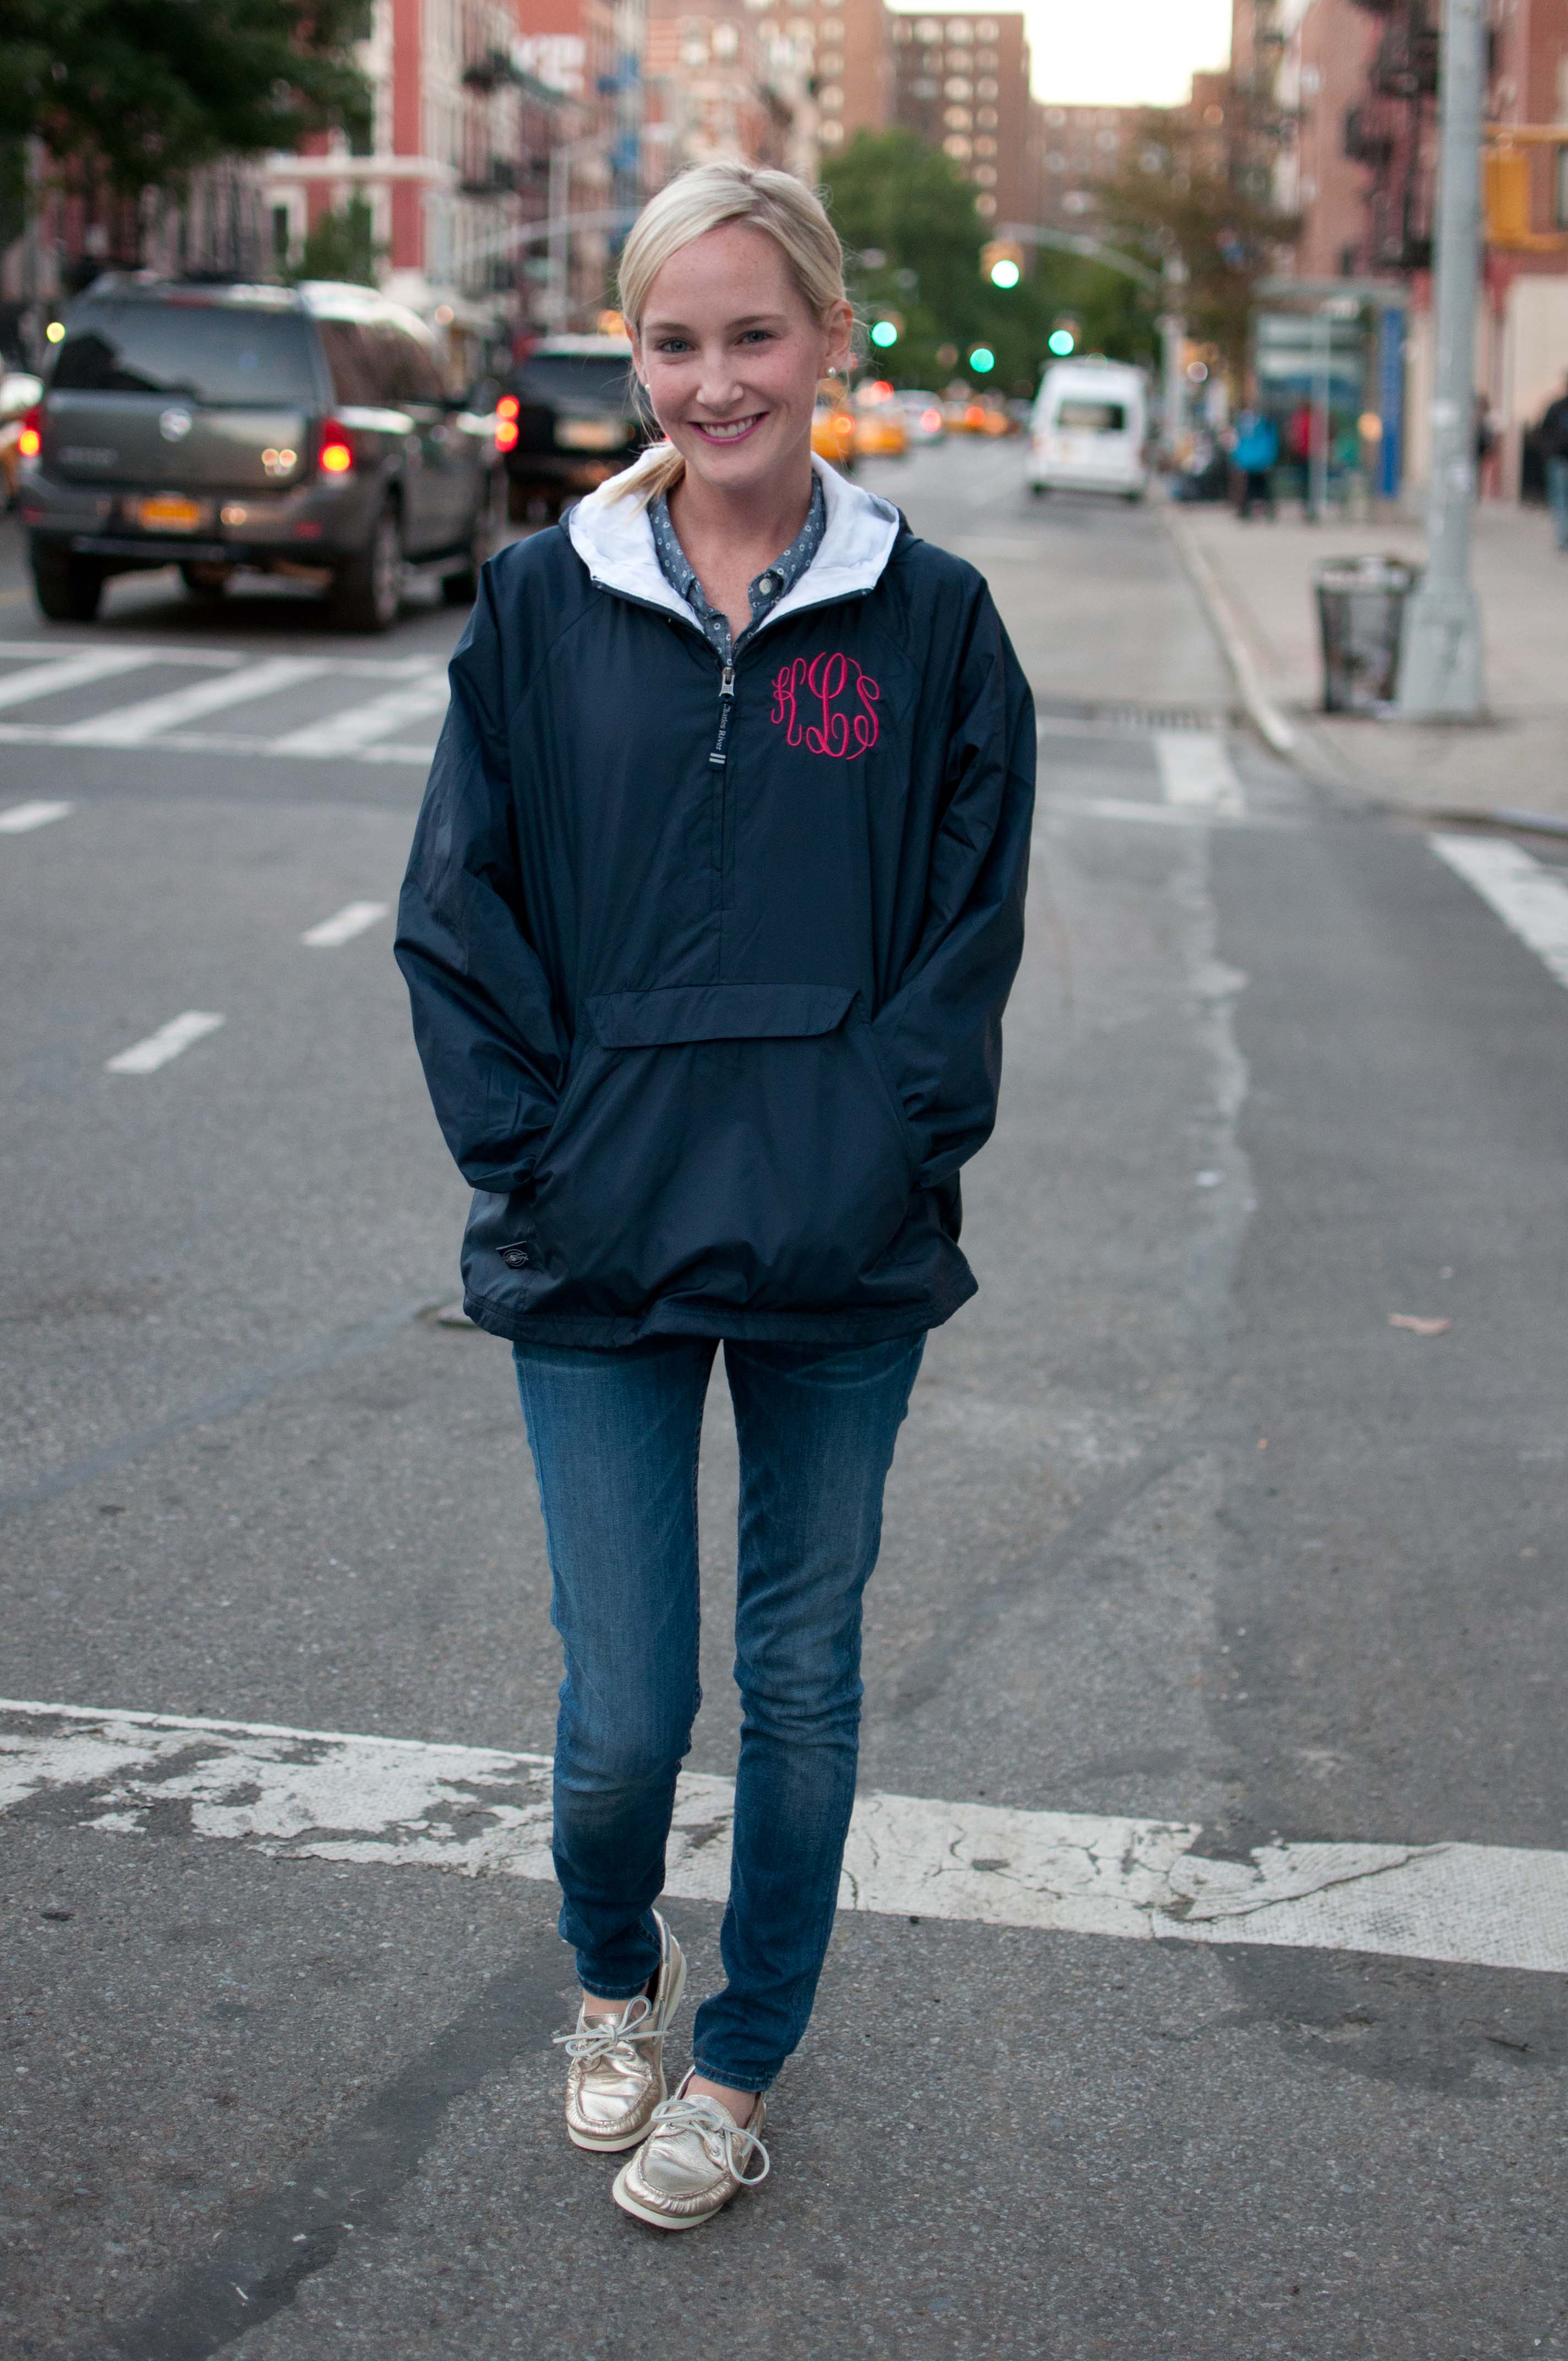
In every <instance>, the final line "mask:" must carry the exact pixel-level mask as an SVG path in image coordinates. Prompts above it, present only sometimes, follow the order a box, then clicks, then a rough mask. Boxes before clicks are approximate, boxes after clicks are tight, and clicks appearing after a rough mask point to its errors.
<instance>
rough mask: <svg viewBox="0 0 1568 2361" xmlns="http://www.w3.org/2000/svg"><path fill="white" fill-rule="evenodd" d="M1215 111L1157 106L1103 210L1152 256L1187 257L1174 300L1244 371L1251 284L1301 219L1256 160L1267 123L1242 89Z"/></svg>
mask: <svg viewBox="0 0 1568 2361" xmlns="http://www.w3.org/2000/svg"><path fill="white" fill-rule="evenodd" d="M1212 112H1216V113H1221V114H1223V125H1222V126H1221V127H1219V128H1215V127H1213V126H1211V125H1210V124H1208V123H1206V122H1200V121H1199V120H1198V119H1197V117H1196V116H1195V115H1193V114H1192V113H1191V112H1190V110H1188V109H1186V108H1180V107H1173V108H1170V109H1168V110H1167V109H1162V110H1155V109H1151V110H1150V111H1149V113H1148V114H1147V115H1145V117H1144V118H1143V123H1142V126H1141V136H1140V137H1138V138H1137V139H1136V141H1135V143H1134V148H1133V154H1132V160H1131V161H1130V163H1129V164H1128V165H1127V166H1126V168H1125V169H1124V171H1123V173H1122V174H1121V176H1120V178H1119V179H1118V180H1116V181H1113V183H1112V185H1111V187H1110V189H1109V190H1108V192H1107V193H1106V197H1105V213H1106V216H1107V218H1108V219H1109V220H1110V221H1112V222H1113V223H1115V224H1117V225H1119V226H1120V228H1121V229H1122V231H1123V233H1124V236H1125V235H1127V234H1130V235H1131V236H1132V238H1133V239H1134V240H1135V242H1136V243H1137V245H1138V246H1139V247H1141V249H1142V251H1143V252H1144V253H1145V254H1146V255H1147V257H1148V258H1149V260H1150V262H1151V264H1154V265H1155V266H1158V264H1159V263H1160V262H1161V261H1163V259H1164V258H1165V257H1166V256H1168V255H1172V254H1174V255H1177V256H1179V258H1180V259H1181V261H1182V262H1183V263H1184V264H1185V266H1186V270H1187V280H1186V284H1185V285H1184V286H1183V287H1182V289H1181V291H1180V294H1179V299H1178V301H1177V302H1176V304H1175V305H1174V306H1173V308H1176V309H1179V310H1180V312H1181V313H1183V315H1184V316H1185V318H1186V321H1187V327H1188V333H1189V335H1191V336H1193V337H1195V338H1196V339H1197V340H1198V341H1199V342H1200V343H1203V344H1212V345H1215V346H1218V347H1219V350H1220V353H1221V355H1222V357H1223V360H1224V362H1225V364H1226V367H1227V368H1228V369H1229V370H1230V371H1231V373H1232V375H1233V376H1234V377H1236V378H1238V379H1239V378H1240V377H1242V376H1243V375H1244V374H1245V368H1246V353H1247V329H1248V320H1249V316H1250V313H1251V310H1252V302H1253V291H1254V289H1255V286H1256V283H1257V281H1258V280H1259V279H1261V278H1262V277H1263V276H1264V274H1265V273H1266V271H1267V270H1268V269H1270V268H1271V267H1272V265H1273V263H1274V260H1275V256H1276V253H1277V249H1278V248H1279V247H1281V246H1284V245H1288V243H1289V241H1290V240H1291V239H1292V238H1293V237H1294V236H1295V235H1296V232H1297V229H1298V227H1299V224H1298V223H1297V221H1296V220H1295V218H1294V217H1293V216H1292V215H1291V214H1287V213H1285V212H1283V211H1281V209H1280V208H1279V207H1278V206H1277V205H1276V204H1275V203H1274V201H1273V198H1272V196H1271V195H1270V193H1269V190H1268V175H1267V174H1266V173H1263V174H1261V175H1260V173H1259V171H1258V170H1257V153H1258V147H1259V141H1260V139H1261V138H1262V137H1263V136H1264V133H1265V130H1266V126H1263V125H1261V124H1259V123H1257V122H1255V120H1254V119H1253V116H1252V114H1251V111H1250V109H1249V105H1248V102H1247V99H1246V95H1245V93H1243V92H1242V91H1240V90H1234V91H1233V92H1232V93H1230V94H1229V97H1228V98H1227V101H1226V104H1224V106H1223V109H1220V108H1218V107H1216V108H1215V109H1213V110H1212Z"/></svg>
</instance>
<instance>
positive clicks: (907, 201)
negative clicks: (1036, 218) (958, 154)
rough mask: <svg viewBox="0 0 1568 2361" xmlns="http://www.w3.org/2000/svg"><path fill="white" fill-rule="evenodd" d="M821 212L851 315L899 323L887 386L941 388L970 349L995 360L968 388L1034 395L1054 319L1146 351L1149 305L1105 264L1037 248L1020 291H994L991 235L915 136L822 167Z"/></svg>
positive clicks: (1099, 345) (877, 141) (968, 191)
mask: <svg viewBox="0 0 1568 2361" xmlns="http://www.w3.org/2000/svg"><path fill="white" fill-rule="evenodd" d="M826 178H827V186H826V192H825V193H826V195H827V199H828V211H829V212H830V213H831V214H832V215H833V219H834V221H835V223H836V224H837V225H838V229H839V235H840V236H841V237H842V238H843V240H844V245H845V248H846V255H847V260H848V264H849V273H850V292H851V294H852V295H853V296H854V297H855V299H856V302H857V303H858V304H859V306H860V308H861V310H862V311H864V312H869V313H873V314H874V313H876V312H877V311H878V310H879V309H887V310H893V311H895V312H897V313H900V314H901V315H902V317H903V320H904V329H903V333H902V334H901V335H900V337H899V340H898V342H897V344H896V345H894V346H892V347H891V348H890V349H888V350H887V351H885V352H884V353H882V354H880V355H879V356H878V360H877V366H878V368H883V369H884V370H885V372H886V374H887V375H888V377H889V378H891V379H893V380H894V382H895V383H898V384H903V385H939V384H942V383H944V382H945V381H946V380H947V379H948V378H949V377H951V376H952V375H953V373H954V371H953V365H952V363H951V362H950V361H948V362H947V363H943V362H942V361H940V360H939V359H938V353H939V351H940V349H941V347H942V346H945V345H948V346H954V347H955V348H956V349H957V351H958V353H959V372H960V373H962V372H963V364H964V358H965V357H966V356H967V355H968V353H969V352H970V349H971V348H972V347H973V346H976V345H985V346H988V347H989V348H990V350H991V351H992V353H994V354H995V356H996V367H995V368H994V370H992V371H990V372H987V373H986V374H985V375H984V376H983V378H982V379H981V378H977V379H976V381H977V382H983V383H985V384H987V385H990V386H994V387H995V388H996V389H997V390H998V391H1002V392H1007V393H1033V391H1034V390H1035V388H1036V385H1037V384H1038V382H1039V376H1040V370H1041V368H1042V367H1043V365H1044V363H1045V360H1046V357H1047V347H1046V339H1047V336H1048V335H1049V334H1050V332H1051V328H1052V325H1053V324H1054V322H1055V320H1056V318H1057V316H1058V313H1061V312H1063V311H1071V312H1073V313H1076V315H1077V316H1078V317H1079V318H1080V320H1081V321H1082V323H1083V325H1084V330H1085V342H1086V344H1087V345H1088V346H1090V347H1091V349H1094V350H1098V351H1102V352H1106V353H1111V354H1113V355H1115V356H1116V357H1118V358H1124V359H1129V360H1133V359H1141V358H1142V357H1144V355H1145V354H1146V352H1148V351H1150V350H1152V348H1153V342H1154V330H1153V324H1152V315H1151V314H1150V313H1149V310H1148V307H1147V306H1146V305H1141V304H1140V298H1139V295H1138V292H1137V290H1136V288H1135V287H1134V286H1133V285H1132V283H1131V282H1130V281H1129V280H1126V279H1124V278H1121V277H1119V276H1118V275H1117V274H1116V273H1115V272H1113V271H1110V270H1107V269H1104V268H1103V266H1102V265H1100V264H1097V263H1093V262H1084V261H1080V260H1078V259H1077V258H1073V257H1071V256H1063V255H1053V254H1050V253H1048V252H1047V251H1045V250H1041V251H1040V252H1039V254H1038V255H1037V256H1036V259H1035V262H1034V265H1033V268H1032V269H1030V270H1029V271H1028V273H1027V274H1026V275H1025V278H1024V280H1023V281H1022V282H1021V284H1020V285H1018V286H1017V287H1014V288H1011V289H1007V290H1003V289H1001V288H997V287H992V285H991V284H990V282H989V281H988V280H986V279H985V277H984V276H983V274H982V272H981V264H980V250H981V246H982V245H983V244H984V242H985V240H986V238H987V237H989V236H991V235H992V233H991V230H990V228H989V227H988V225H986V224H985V223H983V222H982V221H981V217H980V215H979V214H978V213H977V211H976V210H975V201H974V191H973V189H972V187H971V186H970V183H969V181H966V180H965V179H964V178H963V176H962V174H961V173H960V172H959V170H958V168H957V166H956V165H955V164H954V163H953V162H952V161H951V159H949V158H948V157H947V156H945V155H944V154H943V153H942V151H941V149H940V148H928V147H927V145H926V143H925V141H924V140H922V139H917V138H916V137H915V135H914V133H913V132H909V131H888V132H864V131H862V132H861V134H860V135H859V136H858V137H856V138H854V139H852V140H851V141H850V144H849V146H848V147H847V148H844V150H843V151H842V153H841V154H840V155H839V156H838V157H837V158H835V159H834V160H833V161H832V163H831V164H830V165H829V166H828V169H827V176H826Z"/></svg>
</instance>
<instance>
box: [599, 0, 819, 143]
mask: <svg viewBox="0 0 1568 2361" xmlns="http://www.w3.org/2000/svg"><path fill="white" fill-rule="evenodd" d="M813 49H814V44H813V41H812V38H811V37H810V36H809V35H807V34H805V33H799V34H794V35H792V34H791V33H790V32H788V31H787V30H786V28H785V26H784V23H783V22H782V21H780V19H779V18H778V16H777V15H776V12H772V11H769V12H761V11H758V10H755V9H752V8H750V7H748V8H745V9H740V8H738V7H736V6H735V5H733V0H648V33H647V50H646V54H645V57H644V60H643V82H644V86H645V91H646V100H645V111H644V116H643V125H642V154H643V168H644V172H645V175H646V177H647V180H648V182H649V184H650V185H651V186H657V185H659V184H660V183H661V182H662V181H665V180H667V179H668V178H669V176H670V175H671V173H672V172H675V171H678V170H680V169H681V167H682V166H683V165H685V164H697V163H704V162H707V160H708V159H711V158H717V157H745V158H747V159H750V161H751V162H752V163H756V164H773V165H780V166H782V167H783V168H784V170H787V171H792V172H796V173H798V174H799V175H800V177H801V179H802V180H805V181H815V179H816V177H817V136H816V134H817V107H816V102H815V100H814V97H813V95H812V82H813V75H814V57H813Z"/></svg>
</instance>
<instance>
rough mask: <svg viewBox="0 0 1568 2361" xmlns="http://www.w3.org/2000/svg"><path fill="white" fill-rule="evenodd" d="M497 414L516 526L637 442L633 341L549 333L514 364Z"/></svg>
mask: <svg viewBox="0 0 1568 2361" xmlns="http://www.w3.org/2000/svg"><path fill="white" fill-rule="evenodd" d="M496 418H497V423H496V439H497V443H498V445H499V448H500V450H501V451H502V453H503V454H504V455H505V463H506V471H507V506H508V508H509V510H510V514H511V518H512V522H514V523H516V524H521V522H523V520H524V519H525V518H526V517H527V516H528V515H529V513H530V511H531V510H532V509H533V508H534V506H535V505H536V504H539V503H542V504H543V507H544V508H545V510H546V511H548V512H549V513H551V514H552V515H555V516H558V515H559V514H560V512H561V510H562V507H563V505H564V504H565V502H566V501H567V500H571V499H573V498H574V497H575V496H577V495H580V494H581V493H583V492H591V491H592V490H593V489H594V487H595V485H596V484H602V483H603V482H604V480H605V478H606V477H607V476H618V475H619V474H620V471H621V469H622V468H623V467H630V465H631V462H632V461H633V459H635V458H636V456H637V454H638V452H639V451H640V450H641V448H642V445H643V442H644V440H645V437H644V435H643V433H642V430H641V427H640V426H639V425H638V423H637V419H636V415H635V412H634V411H633V408H632V379H631V346H630V345H629V344H628V343H627V341H626V339H625V337H624V336H550V337H547V338H546V339H545V341H544V342H543V344H539V345H536V346H534V348H533V350H532V353H530V355H529V357H528V358H527V359H526V360H525V361H524V362H522V364H521V367H520V368H517V369H516V370H514V372H513V374H512V377H511V379H510V384H509V385H508V388H507V390H506V392H505V393H504V394H503V395H502V396H501V399H500V401H499V402H498V403H497V404H496Z"/></svg>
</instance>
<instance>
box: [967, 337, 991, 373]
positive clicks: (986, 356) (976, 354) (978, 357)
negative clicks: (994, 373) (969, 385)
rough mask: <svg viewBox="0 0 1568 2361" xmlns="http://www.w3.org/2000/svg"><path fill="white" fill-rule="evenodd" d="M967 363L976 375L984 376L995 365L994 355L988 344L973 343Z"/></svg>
mask: <svg viewBox="0 0 1568 2361" xmlns="http://www.w3.org/2000/svg"><path fill="white" fill-rule="evenodd" d="M969 365H970V368H971V369H973V371H974V373H975V375H976V376H977V377H985V376H987V375H988V374H989V372H990V371H991V370H992V369H993V368H995V367H996V355H995V354H994V353H993V352H992V349H991V346H989V345H975V346H973V347H972V348H971V349H970V357H969Z"/></svg>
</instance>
